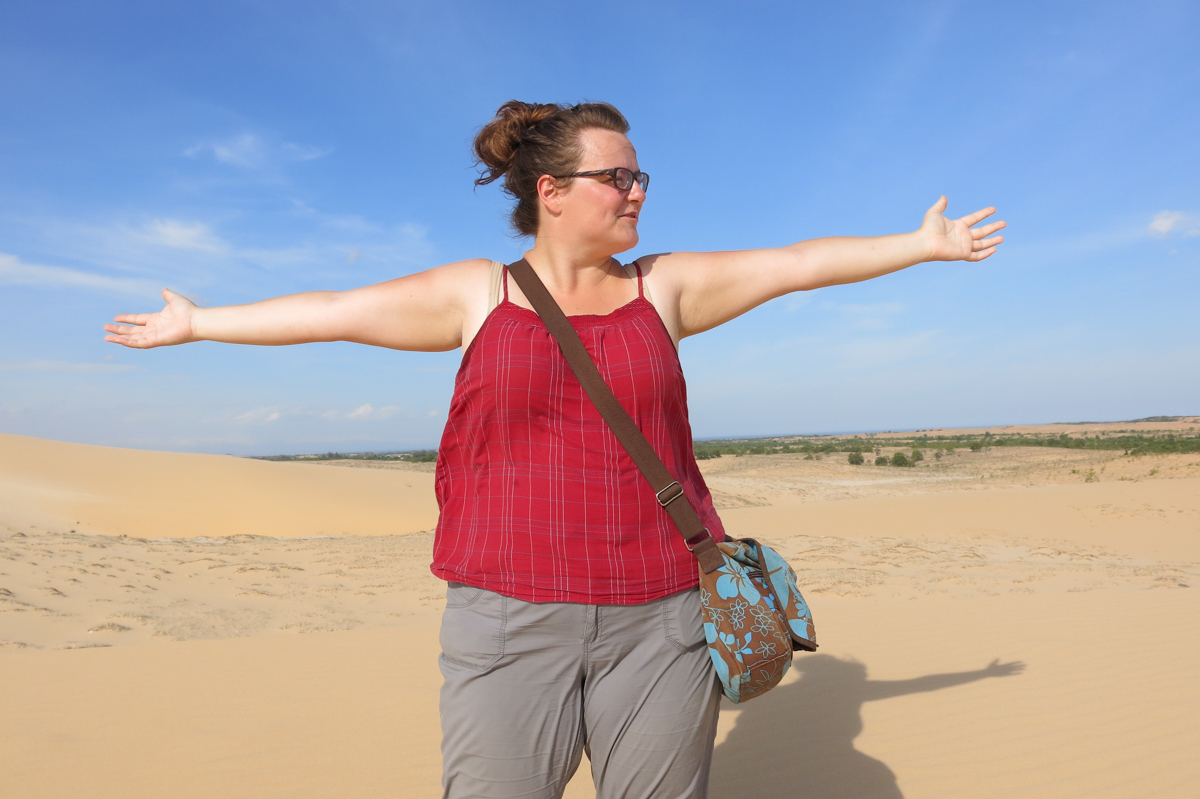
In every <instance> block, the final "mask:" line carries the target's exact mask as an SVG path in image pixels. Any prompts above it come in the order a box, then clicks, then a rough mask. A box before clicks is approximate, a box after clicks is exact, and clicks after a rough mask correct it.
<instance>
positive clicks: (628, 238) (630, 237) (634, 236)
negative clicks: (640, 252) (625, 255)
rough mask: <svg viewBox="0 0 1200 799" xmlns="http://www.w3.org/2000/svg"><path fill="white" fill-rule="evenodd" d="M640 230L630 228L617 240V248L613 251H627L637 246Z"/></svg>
mask: <svg viewBox="0 0 1200 799" xmlns="http://www.w3.org/2000/svg"><path fill="white" fill-rule="evenodd" d="M637 243H638V232H637V230H636V229H633V230H630V231H629V232H628V233H627V234H626V235H624V236H622V237H621V238H620V239H618V240H617V241H616V242H615V245H616V247H617V249H615V250H613V253H614V254H616V253H619V252H627V251H629V250H632V249H633V248H634V247H636V246H637Z"/></svg>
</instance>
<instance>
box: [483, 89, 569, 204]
mask: <svg viewBox="0 0 1200 799" xmlns="http://www.w3.org/2000/svg"><path fill="white" fill-rule="evenodd" d="M561 110H562V109H561V107H560V106H558V105H556V104H554V103H522V102H521V101H520V100H509V101H508V102H507V103H505V104H504V105H502V106H500V109H499V110H498V111H497V112H496V116H495V117H494V118H493V119H492V120H491V121H490V122H488V123H487V124H486V125H484V126H483V129H482V130H481V131H479V135H477V136H476V137H475V144H474V150H475V158H476V159H477V161H478V163H480V164H482V165H483V166H484V167H486V168H487V171H486V172H484V173H483V174H481V175H480V176H479V179H478V180H476V181H475V183H476V184H477V185H480V186H482V185H485V184H488V183H491V182H492V181H494V180H498V179H500V178H502V177H504V174H505V173H506V172H508V170H509V169H510V168H511V167H512V163H513V158H515V157H516V153H517V148H518V147H520V146H521V139H522V137H523V136H524V134H525V133H526V132H527V131H529V130H530V129H532V128H533V127H535V126H536V125H537V124H538V123H539V122H541V121H542V120H545V119H549V118H550V117H552V116H554V115H555V114H557V113H558V112H559V111H561Z"/></svg>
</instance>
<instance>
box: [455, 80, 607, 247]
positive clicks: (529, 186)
mask: <svg viewBox="0 0 1200 799" xmlns="http://www.w3.org/2000/svg"><path fill="white" fill-rule="evenodd" d="M588 128H600V129H602V130H612V131H616V132H617V133H628V132H629V123H628V122H626V121H625V117H623V116H621V112H620V111H618V110H617V109H616V108H614V107H612V106H611V105H609V104H608V103H580V104H579V105H572V106H563V105H558V104H557V103H522V102H519V101H517V100H509V101H508V102H507V103H505V104H504V105H502V106H500V110H499V111H497V112H496V116H495V118H494V119H492V121H491V122H489V123H487V124H486V125H484V126H483V130H481V131H479V135H477V136H476V137H475V144H474V150H475V159H476V161H475V162H476V164H482V165H483V166H484V167H486V170H485V171H483V172H481V174H480V175H479V178H478V179H476V181H475V185H476V186H482V185H485V184H488V183H491V182H492V181H494V180H498V179H500V178H501V177H503V178H504V191H505V193H506V194H508V195H509V196H510V197H512V198H513V199H515V200H516V201H517V204H516V207H514V208H513V210H512V213H511V214H510V220H511V221H512V226H513V227H514V228H516V230H517V232H518V233H522V234H524V235H527V236H532V235H534V234H536V233H537V227H538V197H537V182H538V178H540V177H541V176H542V175H567V174H570V173H571V172H575V171H576V170H577V168H578V166H579V161H580V159H581V158H582V157H583V148H582V147H581V146H580V143H579V134H580V133H582V132H583V131H585V130H587V129H588ZM568 182H570V178H567V179H566V180H564V183H568Z"/></svg>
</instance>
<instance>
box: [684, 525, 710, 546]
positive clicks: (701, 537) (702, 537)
mask: <svg viewBox="0 0 1200 799" xmlns="http://www.w3.org/2000/svg"><path fill="white" fill-rule="evenodd" d="M711 538H712V533H710V532H709V531H708V528H707V527H705V528H704V530H703V532H701V533H700V534H699V535H697V536H693V537H692V538H685V539H683V545H684V546H685V547H687V551H688V552H695V551H696V547H698V546H700V544H701V543H703V542H704V540H705V539H711ZM693 541H695V542H696V543H695V544H692V542H693Z"/></svg>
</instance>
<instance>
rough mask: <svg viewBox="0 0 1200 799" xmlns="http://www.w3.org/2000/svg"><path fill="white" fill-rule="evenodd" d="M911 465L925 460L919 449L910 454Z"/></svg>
mask: <svg viewBox="0 0 1200 799" xmlns="http://www.w3.org/2000/svg"><path fill="white" fill-rule="evenodd" d="M912 460H913V463H916V462H917V461H923V460H925V453H924V452H922V451H921V450H919V449H914V450H913V454H912Z"/></svg>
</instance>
